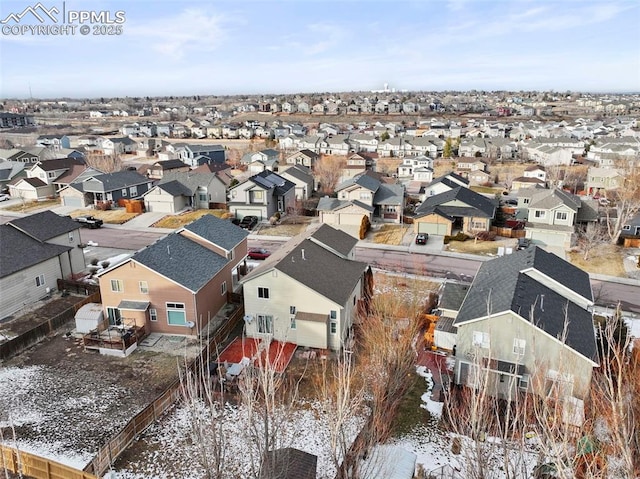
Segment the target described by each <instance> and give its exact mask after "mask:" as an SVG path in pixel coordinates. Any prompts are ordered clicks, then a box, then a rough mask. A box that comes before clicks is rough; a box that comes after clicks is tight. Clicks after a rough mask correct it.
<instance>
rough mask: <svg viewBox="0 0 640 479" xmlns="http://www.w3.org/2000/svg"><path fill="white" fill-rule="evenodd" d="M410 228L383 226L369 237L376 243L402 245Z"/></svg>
mask: <svg viewBox="0 0 640 479" xmlns="http://www.w3.org/2000/svg"><path fill="white" fill-rule="evenodd" d="M408 228H409V227H408V226H401V225H382V227H381V228H380V229H377V230H373V231H372V232H370V233H369V236H370V237H371V239H372V241H373V242H374V243H378V244H390V245H400V244H402V238H403V237H404V235H405V233H406V232H407V231H408Z"/></svg>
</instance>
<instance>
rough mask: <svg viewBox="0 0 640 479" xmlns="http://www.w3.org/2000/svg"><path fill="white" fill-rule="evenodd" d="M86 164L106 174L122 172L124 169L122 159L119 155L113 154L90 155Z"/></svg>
mask: <svg viewBox="0 0 640 479" xmlns="http://www.w3.org/2000/svg"><path fill="white" fill-rule="evenodd" d="M86 163H87V165H89V166H90V167H92V168H95V169H97V170H100V171H103V172H105V173H114V172H116V171H121V170H122V168H123V166H122V158H121V157H120V154H118V153H112V154H110V155H104V154H100V153H88V154H87V156H86Z"/></svg>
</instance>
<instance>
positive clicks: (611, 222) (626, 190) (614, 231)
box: [607, 161, 640, 244]
mask: <svg viewBox="0 0 640 479" xmlns="http://www.w3.org/2000/svg"><path fill="white" fill-rule="evenodd" d="M618 165H619V166H620V168H619V170H620V171H621V176H622V179H621V184H620V185H619V187H618V188H617V189H615V190H613V191H611V192H610V193H609V194H608V195H607V196H608V197H609V199H611V200H612V201H613V203H614V206H613V209H614V210H615V211H616V215H615V218H613V217H611V209H610V208H607V231H608V233H609V238H610V240H611V243H613V244H616V243H617V242H618V238H619V237H620V233H621V232H622V227H623V226H624V225H626V224H628V223H629V222H630V220H631V219H632V218H633V217H634V216H635V215H636V214H637V213H638V212H640V167H638V166H635V165H634V164H633V163H632V162H629V161H621V162H619V164H618Z"/></svg>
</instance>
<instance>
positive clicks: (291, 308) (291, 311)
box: [289, 306, 296, 314]
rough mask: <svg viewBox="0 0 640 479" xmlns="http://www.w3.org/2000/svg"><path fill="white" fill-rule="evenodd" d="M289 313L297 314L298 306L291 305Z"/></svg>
mask: <svg viewBox="0 0 640 479" xmlns="http://www.w3.org/2000/svg"><path fill="white" fill-rule="evenodd" d="M289 314H296V307H295V306H289Z"/></svg>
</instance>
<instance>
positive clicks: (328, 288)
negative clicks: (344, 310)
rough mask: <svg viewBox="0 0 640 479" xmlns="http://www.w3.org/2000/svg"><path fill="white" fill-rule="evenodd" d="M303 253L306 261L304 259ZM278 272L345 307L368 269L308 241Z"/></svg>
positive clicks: (296, 249)
mask: <svg viewBox="0 0 640 479" xmlns="http://www.w3.org/2000/svg"><path fill="white" fill-rule="evenodd" d="M302 250H304V258H305V259H302V258H303V254H302ZM275 268H276V269H278V270H279V271H282V272H283V273H285V274H287V275H289V276H291V277H292V278H293V279H295V280H296V281H298V282H300V283H302V284H304V285H305V286H308V287H309V288H311V289H313V290H314V291H316V292H317V293H319V294H321V295H322V296H324V297H326V298H329V299H330V300H331V301H334V302H335V303H337V304H341V305H343V304H345V303H346V301H347V299H348V298H349V295H350V294H351V292H352V291H353V289H354V288H355V286H356V284H357V282H358V281H359V280H360V278H361V277H362V274H363V273H364V272H365V271H366V269H367V268H368V265H367V264H366V263H361V262H360V261H353V260H348V259H343V258H341V257H339V256H337V255H335V254H333V253H331V252H330V251H328V250H326V249H325V248H323V247H322V246H320V245H318V244H316V243H314V242H313V241H311V240H310V239H306V240H304V241H302V242H301V243H300V244H298V246H296V247H295V248H294V249H293V250H292V251H291V252H290V253H288V254H286V255H285V256H284V258H282V259H281V260H280V261H279V262H278V263H277V265H276V266H275Z"/></svg>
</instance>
